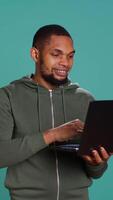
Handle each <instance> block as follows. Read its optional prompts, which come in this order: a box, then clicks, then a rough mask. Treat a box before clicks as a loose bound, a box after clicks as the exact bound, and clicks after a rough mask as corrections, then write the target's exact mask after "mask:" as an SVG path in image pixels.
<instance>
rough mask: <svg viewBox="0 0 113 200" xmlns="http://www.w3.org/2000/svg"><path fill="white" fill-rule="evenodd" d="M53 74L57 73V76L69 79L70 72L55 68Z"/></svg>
mask: <svg viewBox="0 0 113 200" xmlns="http://www.w3.org/2000/svg"><path fill="white" fill-rule="evenodd" d="M53 72H54V73H55V75H56V76H58V77H61V78H65V77H67V74H68V71H67V70H66V69H57V68H55V69H54V70H53Z"/></svg>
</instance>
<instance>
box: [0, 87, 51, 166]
mask: <svg viewBox="0 0 113 200" xmlns="http://www.w3.org/2000/svg"><path fill="white" fill-rule="evenodd" d="M13 130H14V119H13V114H12V111H11V106H10V102H9V99H8V97H7V95H6V94H5V92H4V91H3V90H2V89H1V90H0V167H8V166H11V165H14V164H17V163H19V162H22V161H24V160H26V159H28V158H29V157H31V156H32V155H34V154H35V153H37V152H38V151H40V150H42V149H44V148H46V147H47V145H46V144H45V142H44V139H43V135H42V133H35V134H34V135H27V136H24V137H22V138H12V134H13Z"/></svg>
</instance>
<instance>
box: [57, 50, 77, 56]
mask: <svg viewBox="0 0 113 200" xmlns="http://www.w3.org/2000/svg"><path fill="white" fill-rule="evenodd" d="M53 51H56V52H58V53H61V54H63V52H62V50H60V49H53ZM69 54H75V50H73V51H71V52H69V53H68V55H69Z"/></svg>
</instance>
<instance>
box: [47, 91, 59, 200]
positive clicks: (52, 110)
mask: <svg viewBox="0 0 113 200" xmlns="http://www.w3.org/2000/svg"><path fill="white" fill-rule="evenodd" d="M49 92H50V103H51V116H52V128H54V127H55V120H54V109H53V94H52V90H49ZM54 145H55V144H54ZM55 158H56V177H57V198H56V200H59V187H60V185H59V170H58V157H57V152H56V149H55Z"/></svg>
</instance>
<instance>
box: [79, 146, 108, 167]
mask: <svg viewBox="0 0 113 200" xmlns="http://www.w3.org/2000/svg"><path fill="white" fill-rule="evenodd" d="M82 157H83V159H84V160H85V161H86V162H87V163H89V164H90V165H99V164H102V163H103V162H106V161H107V160H108V159H109V158H110V154H109V153H108V152H107V151H106V150H105V148H104V147H100V148H99V150H95V149H94V150H92V151H91V155H90V156H89V155H84V156H82Z"/></svg>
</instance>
